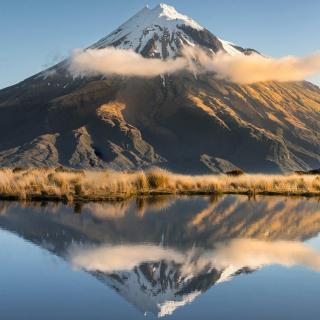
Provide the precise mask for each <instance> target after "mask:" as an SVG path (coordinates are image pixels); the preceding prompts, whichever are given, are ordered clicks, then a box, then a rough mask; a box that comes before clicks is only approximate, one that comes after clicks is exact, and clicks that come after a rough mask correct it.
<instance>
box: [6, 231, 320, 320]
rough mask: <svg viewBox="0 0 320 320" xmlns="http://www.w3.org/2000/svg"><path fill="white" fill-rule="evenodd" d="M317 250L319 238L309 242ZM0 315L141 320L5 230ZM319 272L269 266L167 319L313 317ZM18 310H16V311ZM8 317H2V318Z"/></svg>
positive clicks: (92, 282) (110, 294) (96, 285)
mask: <svg viewBox="0 0 320 320" xmlns="http://www.w3.org/2000/svg"><path fill="white" fill-rule="evenodd" d="M308 245H312V246H314V247H316V248H319V247H320V237H316V238H314V239H312V240H310V241H308ZM0 247H1V251H0V263H1V269H0V270H1V272H0V296H1V303H0V314H1V315H2V316H3V317H4V318H7V319H9V318H10V319H22V318H23V317H24V316H25V315H26V314H27V315H31V316H32V319H33V320H37V319H39V320H40V319H49V320H51V319H52V320H53V319H69V320H72V319H77V320H82V319H83V320H84V319H129V318H130V319H143V318H144V317H143V315H142V314H140V313H139V312H138V311H137V310H135V309H134V307H133V306H131V305H130V304H128V303H127V302H125V300H123V299H122V298H121V297H119V296H118V295H117V293H115V292H114V291H112V290H111V289H109V288H108V287H105V286H104V285H102V284H101V283H100V282H99V281H97V280H96V279H95V278H93V277H91V276H90V275H88V274H86V273H84V272H81V271H76V272H75V271H74V270H72V268H71V267H70V266H68V265H67V263H65V262H64V261H63V260H61V259H60V258H58V257H55V256H52V255H50V254H49V253H47V252H46V251H45V250H43V249H41V248H39V247H37V246H34V245H32V244H31V243H29V242H27V241H24V240H23V239H21V238H18V237H17V236H15V235H13V234H11V233H8V232H6V231H0ZM319 287H320V277H319V274H317V273H315V272H313V271H310V270H308V269H305V268H303V267H293V268H286V267H279V266H269V267H266V268H263V269H261V270H259V271H256V272H254V273H251V274H248V275H240V276H236V277H234V278H233V279H232V280H230V281H227V282H224V283H220V284H218V285H217V286H214V287H212V288H211V289H210V290H209V291H208V292H206V293H204V294H203V295H202V296H200V297H198V299H196V300H195V301H194V302H193V303H192V304H190V305H186V306H185V307H184V308H181V309H178V310H177V311H176V312H175V313H174V314H173V316H172V317H170V318H172V319H184V320H188V319H190V320H191V319H192V320H194V319H195V317H197V318H199V319H203V320H205V319H221V320H223V319H226V320H227V319H228V320H230V319H240V318H241V319H247V320H250V319H252V320H256V319H259V320H264V319H266V320H267V319H268V320H269V319H275V318H277V319H290V320H294V319H297V320H298V319H299V320H300V319H308V320H312V319H317V315H318V293H319ZM16 305H18V306H19V308H17V307H16ZM6 315H7V317H6Z"/></svg>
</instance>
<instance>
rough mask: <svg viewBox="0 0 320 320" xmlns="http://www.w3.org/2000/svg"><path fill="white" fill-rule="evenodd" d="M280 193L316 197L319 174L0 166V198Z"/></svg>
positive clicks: (53, 198) (318, 193)
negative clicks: (134, 170) (214, 173)
mask: <svg viewBox="0 0 320 320" xmlns="http://www.w3.org/2000/svg"><path fill="white" fill-rule="evenodd" d="M219 193H235V194H236V193H239V194H284V195H303V196H320V175H310V174H306V175H301V174H295V173H294V174H289V175H263V174H245V173H243V174H241V175H234V174H231V175H230V174H220V175H195V176H191V175H181V174H175V173H172V172H169V171H166V170H163V169H160V168H153V169H149V170H147V171H137V172H117V171H112V170H100V171H98V170H96V171H93V170H74V169H72V170H71V169H66V168H58V169H55V168H32V169H19V170H16V169H10V168H2V169H1V170H0V198H2V199H4V198H5V199H29V200H30V199H37V200H40V199H45V200H64V201H73V200H77V201H82V200H83V201H89V200H93V201H99V200H109V199H124V198H128V197H132V196H136V195H149V194H213V195H214V194H219Z"/></svg>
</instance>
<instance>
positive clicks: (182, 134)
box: [0, 5, 320, 173]
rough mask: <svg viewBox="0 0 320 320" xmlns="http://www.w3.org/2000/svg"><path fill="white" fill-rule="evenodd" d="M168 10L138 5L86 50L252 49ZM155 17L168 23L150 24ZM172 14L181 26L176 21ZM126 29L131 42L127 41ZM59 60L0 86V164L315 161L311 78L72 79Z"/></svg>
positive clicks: (262, 167)
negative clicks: (135, 12) (129, 16)
mask: <svg viewBox="0 0 320 320" xmlns="http://www.w3.org/2000/svg"><path fill="white" fill-rule="evenodd" d="M171 8H172V7H169V6H166V5H162V7H161V5H160V6H158V7H156V8H155V9H149V8H145V9H144V10H142V11H140V13H138V18H139V19H138V21H140V20H141V13H143V16H144V17H145V18H146V19H145V20H143V19H142V20H143V21H147V23H146V24H144V25H141V24H140V22H139V23H138V24H137V19H136V18H135V17H136V16H137V15H135V16H134V17H133V18H132V19H129V20H128V21H127V22H125V23H124V24H123V25H122V26H121V27H119V28H118V29H116V30H115V31H114V32H112V33H111V34H109V35H108V36H107V37H105V38H102V39H101V40H99V41H98V42H96V43H95V44H94V45H93V46H91V47H89V48H92V47H94V48H95V49H96V50H99V49H98V47H99V48H100V47H101V48H103V47H108V46H115V47H117V48H121V49H132V50H135V51H136V52H138V53H139V54H141V55H143V56H144V57H146V58H150V59H154V58H158V59H159V58H161V59H167V58H168V57H172V58H175V57H176V56H179V48H180V47H179V44H180V45H182V44H184V45H186V44H187V45H190V46H197V47H200V48H201V49H205V50H206V51H207V52H208V53H210V54H215V53H216V52H218V51H220V50H224V51H225V52H226V53H227V54H231V55H232V54H240V55H242V54H250V53H252V52H255V51H254V50H253V49H243V48H241V47H239V46H236V45H233V44H230V43H229V42H226V41H224V40H220V39H219V38H217V37H216V36H215V35H213V34H212V33H210V32H209V31H208V30H206V29H205V28H203V27H202V26H200V25H199V24H198V23H196V22H194V21H193V20H192V19H190V20H189V18H187V17H185V16H184V15H181V14H179V13H177V12H176V11H175V10H174V9H171ZM168 10H169V13H166V12H167V11H168ZM163 12H164V13H165V15H162V13H163ZM176 15H178V16H176ZM168 16H169V17H168ZM150 17H151V18H150ZM177 17H178V18H179V19H180V20H179V19H178V18H177ZM181 17H182V18H181ZM148 19H149V20H148ZM157 19H158V20H159V21H160V22H161V23H163V24H164V25H167V26H169V27H168V29H167V30H165V29H164V28H162V27H161V29H162V30H161V29H159V28H158V27H157V26H154V21H156V22H158V20H157ZM175 19H178V20H175ZM181 19H182V20H181ZM179 21H180V22H179ZM181 21H182V22H185V23H189V25H188V24H185V26H187V28H186V27H182V29H181V26H182V25H183V24H181ZM190 21H191V22H190ZM128 22H129V27H130V28H129V29H126V28H127V27H128ZM150 23H151V27H150ZM190 25H191V26H194V28H191V27H190ZM179 26H180V28H178V27H179ZM121 28H122V29H121ZM146 28H147V29H148V30H147V31H148V32H145V29H146ZM170 28H172V29H170ZM183 28H184V29H183ZM188 28H191V29H192V30H191V31H190V30H189V29H188ZM119 29H121V30H120V31H119V32H117V30H119ZM169 29H170V30H171V31H172V33H170V34H171V36H170V37H169V40H170V41H171V40H172V41H171V42H170V41H168V35H166V34H167V33H168V30H169ZM126 30H127V31H128V30H129V31H130V32H131V33H133V35H132V34H129V33H128V32H127V31H126ZM121 32H124V35H122V34H121ZM159 32H160V33H159ZM135 34H140V36H141V37H142V38H141V39H140V40H141V41H140V40H139V41H140V42H134V41H133V40H134V39H136V37H135ZM124 36H125V37H124ZM117 37H120V38H119V39H121V41H118V40H119V39H118V38H117ZM132 39H133V40H132ZM183 39H184V40H186V41H184V40H183ZM113 40H115V41H116V43H115V42H114V41H113ZM131 40H132V41H131ZM160 40H161V41H160ZM99 43H100V44H99ZM141 43H143V44H144V46H141ZM148 43H149V44H148ZM170 45H172V46H173V47H172V48H173V49H174V50H173V49H172V48H171V47H170ZM67 65H68V60H65V61H63V62H61V63H59V64H57V65H55V66H53V67H51V68H49V69H47V70H45V71H43V72H40V73H38V74H36V75H35V76H32V77H30V78H28V79H26V80H24V81H22V82H20V83H18V84H16V85H14V86H11V87H9V88H5V89H3V90H0V165H1V166H19V167H28V166H59V165H64V166H68V167H76V168H112V169H116V170H135V169H140V168H147V167H150V166H155V165H156V166H161V167H164V168H168V169H170V170H174V171H178V172H187V173H207V172H223V171H225V170H227V168H230V167H240V168H242V169H244V170H246V171H250V172H261V171H262V172H287V171H292V170H309V169H312V168H317V167H319V166H320V143H319V141H320V115H319V111H320V89H319V88H318V87H317V86H315V85H312V84H311V83H308V82H303V81H302V82H291V83H289V82H288V83H280V82H265V83H263V82H262V83H257V84H251V85H239V84H236V83H232V82H228V81H225V80H218V79H215V78H214V76H213V75H209V74H200V75H198V76H197V77H196V78H195V77H194V75H192V74H190V73H187V72H179V73H177V74H172V75H162V76H159V77H154V78H151V79H146V78H137V77H121V76H108V77H106V76H105V77H101V76H99V77H98V76H94V77H75V78H74V77H73V76H71V75H70V74H69V72H68V68H67Z"/></svg>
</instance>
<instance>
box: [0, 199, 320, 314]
mask: <svg viewBox="0 0 320 320" xmlns="http://www.w3.org/2000/svg"><path fill="white" fill-rule="evenodd" d="M0 227H2V228H3V229H6V230H9V231H12V232H14V233H17V234H18V235H19V236H21V237H23V238H25V239H27V240H29V241H32V242H33V243H35V244H37V245H40V246H41V247H44V248H46V249H47V250H49V251H51V252H52V253H54V254H57V255H59V256H62V257H63V258H65V259H68V260H70V262H72V263H75V264H76V265H77V266H79V267H81V268H83V269H85V270H86V271H88V272H90V273H91V274H93V275H94V276H95V277H97V278H98V279H100V280H101V281H103V282H104V283H106V284H107V285H108V286H110V287H112V288H114V289H115V290H116V291H117V292H118V293H119V294H121V295H122V296H123V297H124V298H126V299H127V300H128V301H130V302H131V303H132V304H134V305H135V306H136V307H137V308H138V309H140V310H141V311H143V312H146V311H148V312H152V313H154V314H157V315H166V314H170V313H172V312H173V311H174V310H175V309H176V308H177V307H179V306H182V305H184V304H186V303H188V302H191V301H192V300H193V299H194V298H195V297H196V296H198V295H199V294H200V293H201V292H204V291H206V290H207V289H208V288H210V287H212V286H213V285H214V284H216V283H219V282H221V281H224V280H225V279H228V278H230V277H232V276H234V275H236V274H240V273H247V272H251V271H252V270H255V269H256V268H258V267H260V266H261V265H264V264H266V263H272V262H276V263H280V264H285V265H291V264H294V263H301V264H304V263H305V261H308V263H309V265H308V266H309V267H311V268H314V269H316V268H318V266H319V265H320V263H319V261H318V260H317V259H318V258H317V257H316V256H315V255H314V254H313V253H312V252H309V251H306V250H305V249H304V248H303V247H300V246H299V244H298V243H296V242H295V243H292V244H291V243H290V242H283V241H282V242H281V241H280V240H305V239H308V238H311V237H313V236H315V235H316V234H317V233H318V232H319V230H320V204H319V202H318V201H317V200H316V199H308V200H306V199H292V198H283V197H269V198H258V199H255V200H254V199H251V200H248V198H247V197H244V196H224V197H221V198H203V197H199V198H178V199H175V198H171V197H158V198H144V199H138V200H136V201H129V202H124V203H113V204H112V203H88V204H83V205H79V204H78V205H75V206H74V207H73V206H67V205H63V204H60V203H48V204H45V203H42V204H41V203H25V204H22V203H13V202H1V203H0ZM238 238H250V239H251V240H239V241H240V242H239V241H237V240H232V239H238ZM266 240H267V242H266ZM271 240H272V241H273V242H272V243H270V242H269V241H271ZM243 241H249V242H243ZM277 241H278V242H277ZM279 241H280V242H279ZM221 243H222V244H223V245H222V246H221ZM146 244H148V245H146ZM217 244H219V247H218V248H217V247H216V245H217ZM70 246H71V247H72V249H70ZM70 250H71V251H70ZM235 252H236V253H237V254H236V255H235ZM238 252H242V253H243V254H242V255H240V256H239V254H238ZM273 252H276V254H275V255H274V256H273ZM257 253H258V254H257ZM288 253H290V254H289V255H288ZM255 256H258V257H257V259H256V261H255V263H252V257H255ZM279 257H280V258H279ZM310 261H312V263H310Z"/></svg>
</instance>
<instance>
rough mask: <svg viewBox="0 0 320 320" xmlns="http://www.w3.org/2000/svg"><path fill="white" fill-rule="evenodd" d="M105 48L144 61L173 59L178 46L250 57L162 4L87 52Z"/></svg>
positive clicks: (139, 15)
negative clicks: (134, 54)
mask: <svg viewBox="0 0 320 320" xmlns="http://www.w3.org/2000/svg"><path fill="white" fill-rule="evenodd" d="M109 46H113V47H117V48H120V49H132V50H134V51H136V52H138V53H141V54H142V55H143V56H145V57H153V58H162V59H166V58H173V57H176V56H177V54H178V53H179V51H180V49H181V48H182V46H199V47H202V48H204V49H208V50H211V51H212V52H214V53H216V52H218V51H225V52H227V53H230V54H239V53H250V52H252V49H243V48H241V47H240V46H235V45H233V44H231V43H230V42H227V41H223V40H220V39H218V38H217V37H216V36H214V35H213V34H212V33H210V32H209V31H208V30H206V29H205V28H204V27H202V26H201V25H200V24H198V23H197V22H196V21H194V20H193V19H191V18H189V17H187V16H185V15H183V14H181V13H179V12H177V11H176V9H175V8H174V7H171V6H168V5H166V4H164V3H161V4H159V5H158V6H156V7H155V8H153V9H150V8H149V7H145V8H144V9H142V10H141V11H139V12H138V13H137V14H136V15H134V16H133V17H132V18H131V19H129V20H128V21H127V22H125V23H124V24H122V25H121V26H120V27H119V28H117V29H116V30H115V31H113V32H112V33H111V34H109V35H108V36H106V37H104V38H102V39H101V40H99V41H98V42H96V43H95V44H94V45H92V46H91V47H90V48H94V49H102V48H106V47H109Z"/></svg>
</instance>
